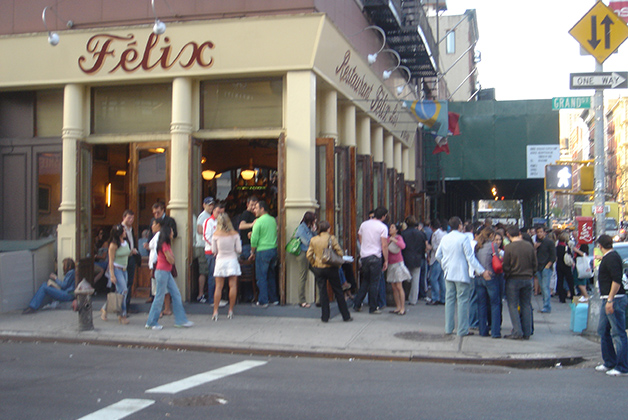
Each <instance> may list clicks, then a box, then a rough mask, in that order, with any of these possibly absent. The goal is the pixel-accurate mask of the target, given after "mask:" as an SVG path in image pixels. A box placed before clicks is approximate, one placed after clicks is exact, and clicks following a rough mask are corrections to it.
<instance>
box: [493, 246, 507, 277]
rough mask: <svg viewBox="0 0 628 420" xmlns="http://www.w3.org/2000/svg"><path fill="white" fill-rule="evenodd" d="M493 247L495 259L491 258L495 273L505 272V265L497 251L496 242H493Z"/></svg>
mask: <svg viewBox="0 0 628 420" xmlns="http://www.w3.org/2000/svg"><path fill="white" fill-rule="evenodd" d="M491 249H492V250H493V259H492V260H491V265H492V266H493V272H494V273H495V274H501V273H503V272H504V266H503V264H502V260H501V258H499V255H497V253H496V252H495V244H493V243H492V244H491Z"/></svg>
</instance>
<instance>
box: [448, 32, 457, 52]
mask: <svg viewBox="0 0 628 420" xmlns="http://www.w3.org/2000/svg"><path fill="white" fill-rule="evenodd" d="M455 53H456V32H455V31H449V32H447V54H455Z"/></svg>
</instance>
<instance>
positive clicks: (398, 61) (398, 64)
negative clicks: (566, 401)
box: [382, 48, 401, 80]
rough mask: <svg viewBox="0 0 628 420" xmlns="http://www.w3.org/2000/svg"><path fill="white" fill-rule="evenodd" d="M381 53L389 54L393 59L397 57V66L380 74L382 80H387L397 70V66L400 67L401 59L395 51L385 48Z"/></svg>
mask: <svg viewBox="0 0 628 420" xmlns="http://www.w3.org/2000/svg"><path fill="white" fill-rule="evenodd" d="M382 52H389V53H391V54H392V55H394V56H395V57H397V65H396V66H394V67H391V68H390V69H388V70H384V73H382V77H383V78H384V80H388V79H389V78H390V76H391V75H392V73H393V71H395V70H397V69H398V68H399V66H400V65H401V57H400V56H399V53H398V52H397V51H395V50H391V49H390V48H386V49H384V50H382Z"/></svg>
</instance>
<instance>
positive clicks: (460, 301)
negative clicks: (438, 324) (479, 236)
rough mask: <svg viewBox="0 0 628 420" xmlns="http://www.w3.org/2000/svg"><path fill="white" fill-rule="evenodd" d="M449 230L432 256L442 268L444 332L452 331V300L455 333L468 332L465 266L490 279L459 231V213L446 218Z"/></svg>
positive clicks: (466, 270)
mask: <svg viewBox="0 0 628 420" xmlns="http://www.w3.org/2000/svg"><path fill="white" fill-rule="evenodd" d="M449 226H451V232H450V233H448V234H447V235H445V237H444V238H443V239H442V241H441V243H440V246H439V247H438V251H436V260H438V262H440V264H441V266H442V267H443V271H444V272H445V290H446V294H445V333H446V334H453V332H454V326H455V322H454V316H455V313H456V302H457V305H458V335H459V336H465V335H472V334H473V333H470V332H469V296H470V284H471V278H470V277H469V268H471V269H473V270H474V271H475V272H476V273H478V274H480V275H483V276H484V278H485V279H486V280H490V278H491V277H490V273H489V272H488V271H486V270H484V267H482V265H481V264H480V262H479V261H478V260H477V259H476V258H475V254H474V252H473V248H472V246H471V241H470V240H469V237H468V236H466V235H465V234H464V233H463V232H462V228H463V225H462V221H461V220H460V218H459V217H456V216H454V217H452V218H451V219H449Z"/></svg>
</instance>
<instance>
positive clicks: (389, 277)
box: [386, 224, 412, 315]
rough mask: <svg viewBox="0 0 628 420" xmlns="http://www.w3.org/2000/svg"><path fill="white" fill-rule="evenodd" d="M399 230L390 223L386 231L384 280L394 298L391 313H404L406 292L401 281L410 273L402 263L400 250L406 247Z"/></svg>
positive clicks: (408, 277)
mask: <svg viewBox="0 0 628 420" xmlns="http://www.w3.org/2000/svg"><path fill="white" fill-rule="evenodd" d="M398 232H399V230H398V229H397V226H396V225H395V224H391V225H390V228H389V231H388V269H387V272H386V281H387V282H388V283H390V284H391V285H392V290H393V297H394V298H395V306H396V308H395V310H394V311H390V312H391V313H393V314H397V315H405V314H406V294H405V292H404V291H403V284H402V283H403V282H404V281H406V280H410V279H411V278H412V275H411V274H410V270H408V268H407V267H406V265H405V264H404V263H403V255H402V254H401V250H402V249H404V248H405V247H406V243H405V242H404V241H403V238H402V237H401V235H398Z"/></svg>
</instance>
